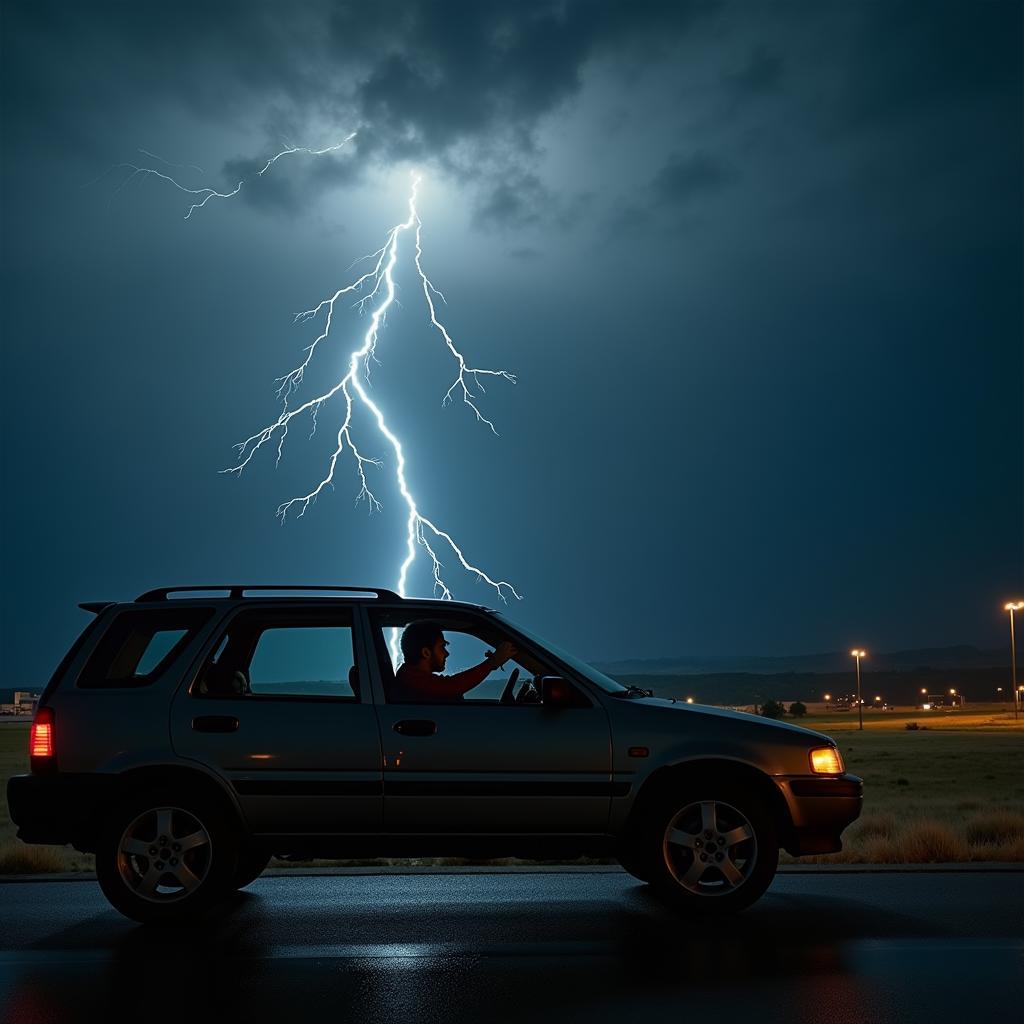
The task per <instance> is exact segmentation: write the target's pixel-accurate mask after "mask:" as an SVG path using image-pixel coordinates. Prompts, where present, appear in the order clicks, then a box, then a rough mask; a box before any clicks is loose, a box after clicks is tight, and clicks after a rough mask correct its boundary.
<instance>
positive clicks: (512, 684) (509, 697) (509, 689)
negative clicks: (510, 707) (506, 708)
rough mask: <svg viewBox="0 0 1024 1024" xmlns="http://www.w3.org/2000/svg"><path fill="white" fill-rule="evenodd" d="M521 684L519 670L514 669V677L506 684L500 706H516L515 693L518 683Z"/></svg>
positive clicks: (510, 677)
mask: <svg viewBox="0 0 1024 1024" xmlns="http://www.w3.org/2000/svg"><path fill="white" fill-rule="evenodd" d="M517 682H519V669H517V668H514V669H512V675H510V676H509V677H508V682H507V683H506V684H505V689H504V690H502V691H501V699H500V700H499V701H498V703H499V704H515V702H516V699H515V697H514V696H513V692H514V691H515V688H516V683H517Z"/></svg>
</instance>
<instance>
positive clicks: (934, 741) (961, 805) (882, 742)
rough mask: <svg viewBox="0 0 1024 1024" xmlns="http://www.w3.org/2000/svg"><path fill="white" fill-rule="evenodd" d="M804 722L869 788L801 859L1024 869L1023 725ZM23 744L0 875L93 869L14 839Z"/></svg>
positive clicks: (0, 809)
mask: <svg viewBox="0 0 1024 1024" xmlns="http://www.w3.org/2000/svg"><path fill="white" fill-rule="evenodd" d="M914 723H916V724H917V725H918V728H917V729H908V728H907V725H908V724H914ZM800 724H802V725H805V726H806V727H807V728H809V729H815V730H818V731H820V732H824V733H827V734H829V735H832V736H834V737H835V739H836V741H837V742H838V744H839V747H840V749H841V750H842V753H843V757H844V758H845V760H846V767H847V770H848V771H851V772H853V773H854V774H856V775H860V776H861V777H862V778H863V779H864V783H865V797H864V813H863V814H862V816H861V818H860V819H859V820H858V821H857V822H855V823H854V824H853V825H852V826H851V827H850V828H849V829H848V830H847V831H846V832H845V833H844V835H843V841H844V847H845V848H844V850H843V852H842V853H839V854H830V855H828V856H823V857H816V858H801V862H803V863H806V862H807V861H808V860H816V861H822V862H826V863H828V862H846V863H890V864H900V863H928V862H939V861H941V862H953V861H1016V862H1024V757H1022V755H1024V719H1021V720H1020V721H1018V722H1015V721H1014V719H1013V716H1012V715H1011V714H1008V713H1005V712H999V711H992V712H980V711H977V710H971V711H951V712H930V713H926V712H921V711H906V712H902V711H887V712H875V711H872V712H870V713H869V714H867V715H865V728H864V731H863V732H860V731H858V730H857V716H856V714H852V713H850V712H844V713H838V714H837V713H833V714H831V715H825V714H809V715H807V716H806V717H805V718H803V719H802V720H801V722H800ZM27 746H28V725H27V723H26V724H25V725H21V724H18V725H3V726H0V781H2V790H0V874H2V873H6V872H15V871H22V872H24V871H74V870H88V869H91V867H92V858H91V857H90V856H88V855H86V854H81V853H77V852H76V851H74V850H72V849H70V847H69V848H59V847H49V846H41V847H38V846H37V847H29V846H25V844H23V843H21V842H19V841H18V840H17V839H16V838H15V827H14V825H13V824H12V823H11V821H10V818H9V816H8V813H7V779H8V777H9V776H11V775H15V774H17V773H19V772H24V771H27V770H28V756H27ZM791 859H792V858H789V857H787V856H786V855H783V860H791ZM364 863H365V862H364ZM388 863H400V862H394V861H389V862H388ZM419 863H424V862H422V861H421V862H419Z"/></svg>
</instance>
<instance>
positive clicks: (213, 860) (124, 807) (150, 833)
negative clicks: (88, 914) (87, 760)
mask: <svg viewBox="0 0 1024 1024" xmlns="http://www.w3.org/2000/svg"><path fill="white" fill-rule="evenodd" d="M237 861H238V846H237V841H236V839H235V836H234V832H233V830H232V828H231V827H230V824H229V822H228V820H227V817H226V816H225V814H224V813H223V811H222V810H221V809H220V808H219V807H218V806H217V805H216V804H215V803H214V802H212V801H210V800H209V799H207V798H206V797H204V796H203V795H202V794H182V793H173V792H166V791H157V792H153V793H150V794H144V795H141V796H138V797H134V798H132V799H130V800H128V801H126V802H125V803H123V804H121V806H120V807H118V808H117V809H116V810H115V811H114V812H113V813H112V814H111V815H110V816H109V817H108V819H107V821H106V823H105V826H104V828H103V830H102V834H101V838H100V842H99V844H98V845H97V849H96V877H97V879H98V881H99V883H100V888H101V889H102V890H103V894H104V895H105V896H106V897H107V899H108V900H109V901H110V902H111V904H112V905H113V906H114V907H115V908H116V909H117V910H119V911H120V912H121V913H122V914H124V915H125V916H126V917H130V918H133V919H134V920H136V921H142V922H144V923H150V922H171V921H181V920H187V919H191V918H194V917H197V916H199V915H201V914H202V913H204V912H205V911H206V910H208V909H209V908H210V907H212V906H213V905H214V904H215V903H216V902H217V901H218V900H220V899H221V898H223V897H224V896H225V895H226V894H227V893H228V892H229V891H230V888H231V883H232V882H233V879H234V877H235V872H236V870H237Z"/></svg>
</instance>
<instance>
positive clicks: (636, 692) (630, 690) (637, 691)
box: [620, 686, 654, 697]
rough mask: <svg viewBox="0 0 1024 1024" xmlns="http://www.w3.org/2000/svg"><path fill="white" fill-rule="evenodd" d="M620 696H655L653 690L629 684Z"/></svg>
mask: <svg viewBox="0 0 1024 1024" xmlns="http://www.w3.org/2000/svg"><path fill="white" fill-rule="evenodd" d="M620 696H623V697H653V696H654V691H653V690H645V689H643V688H642V687H640V686H627V687H626V689H625V690H623V691H622V693H621V694H620Z"/></svg>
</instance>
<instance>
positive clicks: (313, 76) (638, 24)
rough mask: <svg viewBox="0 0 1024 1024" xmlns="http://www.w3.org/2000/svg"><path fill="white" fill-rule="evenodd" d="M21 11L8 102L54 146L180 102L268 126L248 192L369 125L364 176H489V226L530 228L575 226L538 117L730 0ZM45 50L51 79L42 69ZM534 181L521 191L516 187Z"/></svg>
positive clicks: (316, 176)
mask: <svg viewBox="0 0 1024 1024" xmlns="http://www.w3.org/2000/svg"><path fill="white" fill-rule="evenodd" d="M8 6H9V10H8V12H7V13H6V22H7V25H6V32H7V37H8V38H7V43H6V46H5V51H6V53H5V56H6V58H7V59H8V61H10V62H11V64H12V68H11V70H10V75H9V78H10V80H13V81H17V82H18V83H19V87H20V90H21V94H20V95H16V96H9V97H8V111H7V112H8V114H9V115H12V116H13V117H15V118H17V119H18V120H19V121H20V122H21V124H22V127H25V126H26V124H27V122H28V121H29V120H30V119H31V117H32V116H33V113H34V112H35V111H38V110H39V109H47V110H49V111H50V115H49V116H50V117H52V118H54V119H56V118H60V119H62V123H53V124H52V125H51V126H50V127H51V128H52V129H53V134H52V137H53V138H54V139H63V140H65V141H67V140H68V139H70V138H75V139H76V141H77V142H78V143H79V145H80V146H81V147H82V148H83V149H88V146H89V141H88V140H89V136H90V134H92V133H91V132H90V123H97V122H106V121H107V120H108V119H111V118H113V119H121V120H123V122H124V129H125V132H126V134H131V135H135V136H137V134H138V131H139V126H140V124H144V123H145V109H146V107H147V106H151V105H153V104H154V103H159V102H170V103H176V104H182V105H184V106H186V107H187V108H188V109H189V110H190V111H191V112H193V113H196V112H198V113H200V114H201V115H202V116H203V117H204V118H205V119H208V120H209V121H210V122H211V123H213V124H225V123H227V122H232V123H233V124H235V125H239V124H242V125H247V124H252V123H259V124H263V125H265V127H266V136H267V138H266V145H265V146H264V147H262V148H260V149H259V151H258V152H254V153H252V154H251V155H249V156H247V157H239V158H235V159H232V160H229V161H228V162H227V163H226V164H224V166H223V167H222V169H221V170H222V179H223V181H224V183H225V184H230V185H231V186H232V187H233V185H234V184H235V183H236V182H237V181H238V180H240V177H241V176H244V175H245V174H246V173H248V172H251V171H252V170H253V169H255V168H257V165H258V164H259V163H260V162H261V161H263V160H265V158H266V154H267V153H268V152H273V151H274V147H277V146H278V145H279V143H280V142H281V140H282V139H284V138H293V139H298V140H300V143H299V144H306V141H307V140H308V138H309V134H310V133H311V132H314V131H318V132H323V131H324V126H325V125H332V126H337V128H338V130H339V131H347V130H351V129H352V128H354V127H356V126H358V128H359V137H358V141H357V144H356V146H355V147H354V148H353V154H354V153H358V157H359V164H358V166H359V167H360V168H365V167H367V166H370V165H372V164H373V163H374V162H375V161H381V162H390V161H394V160H400V159H405V160H417V161H422V160H428V161H429V160H433V161H437V162H438V163H440V164H441V165H442V166H444V167H446V168H447V169H449V170H451V171H452V172H454V173H456V174H457V175H458V176H459V177H460V178H461V179H462V180H463V181H476V182H478V183H479V184H480V199H479V206H478V209H477V221H478V223H480V224H485V225H489V226H494V225H499V224H501V225H510V226H515V225H523V224H530V223H534V222H536V221H537V220H538V219H541V218H543V219H545V220H552V221H556V222H559V223H564V222H565V221H566V218H567V216H569V215H567V214H566V213H565V211H564V210H561V211H559V210H555V209H554V208H553V203H552V196H551V193H550V192H549V191H548V190H547V189H546V188H545V187H544V186H543V185H542V184H541V183H540V182H539V181H538V180H537V178H536V176H535V174H534V172H533V170H532V166H531V156H532V154H533V152H534V140H535V133H536V129H537V127H538V124H539V123H540V121H541V119H542V118H544V117H545V115H547V114H549V113H551V112H552V111H554V110H556V109H557V108H558V107H559V105H560V104H562V103H564V102H565V101H566V100H567V99H569V98H570V97H572V96H573V95H574V94H576V92H577V91H578V90H579V88H580V81H581V72H582V69H583V68H584V66H585V65H586V64H587V62H588V61H590V60H591V59H592V58H594V57H595V56H598V55H601V54H605V53H608V52H611V51H616V52H625V51H628V50H629V48H630V47H648V48H649V47H652V46H653V45H654V44H656V43H657V44H659V45H662V46H664V44H665V43H666V42H667V41H669V40H672V39H674V38H679V37H681V36H682V35H684V34H685V33H686V32H687V31H688V30H689V29H690V28H691V27H692V26H693V24H694V23H695V22H697V21H698V20H699V19H700V18H701V16H702V15H705V14H707V13H708V12H710V11H712V10H713V9H714V8H715V6H716V5H715V4H713V3H711V2H710V0H676V2H673V3H662V2H659V0H637V2H634V3H632V4H630V5H623V4H620V3H615V2H612V0H529V2H522V3H517V4H514V5H509V4H507V3H502V2H498V0H447V2H443V3H441V2H438V3H427V4H423V5H419V6H414V5H411V4H408V3H406V2H404V0H381V2H375V3H372V4H365V5H363V4H358V5H357V4H344V3H337V2H329V0H313V2H306V3H299V4H289V5H287V6H286V5H284V4H280V3H268V2H262V3H260V2H256V3H253V2H251V0H250V2H238V0H221V2H218V3H215V4H209V3H194V2H193V3H190V2H184V3H178V4H175V5H174V6H173V7H172V8H166V9H165V8H157V7H155V6H154V5H149V4H134V5H132V4H127V3H113V2H87V3H74V4H72V3H58V2H53V0H50V2H47V0H33V2H32V3H27V2H22V3H14V4H11V5H8ZM44 45H45V47H46V49H47V51H48V58H49V60H48V61H47V62H46V70H43V67H42V66H38V67H37V66H36V65H37V54H38V50H39V48H40V47H41V46H44ZM637 59H640V57H639V55H638V58H637ZM644 59H647V58H646V55H645V56H644ZM112 65H116V66H117V67H118V68H119V69H120V70H121V74H119V75H118V76H116V78H114V77H112V76H109V75H108V74H107V72H108V70H109V68H110V67H111V66H112ZM113 81H116V82H117V83H118V92H116V93H114V92H112V91H111V90H112V85H111V83H112V82H113ZM69 101H70V102H69ZM57 111H60V113H59V114H58V113H57ZM133 111H135V112H133ZM35 127H36V126H34V125H33V126H32V128H33V129H34V128H35ZM309 141H313V140H309ZM324 163H325V165H326V168H325V169H318V170H317V171H316V172H315V173H312V174H311V176H310V178H309V179H308V181H306V182H304V184H305V185H307V186H308V185H309V184H313V185H320V186H323V187H329V186H337V185H339V184H340V185H344V184H345V183H346V182H348V181H349V180H351V178H352V177H353V176H354V175H355V174H356V173H357V171H356V167H355V165H353V163H352V162H351V160H350V158H348V157H339V158H336V159H332V160H330V161H324ZM519 187H522V189H523V191H522V194H520V195H513V194H512V192H513V190H514V189H516V188H519ZM298 191H301V190H294V189H290V188H289V185H288V184H287V182H285V181H283V180H280V179H279V180H278V181H276V182H275V183H270V182H269V181H264V180H261V181H260V182H259V187H253V188H251V189H246V191H245V193H244V196H245V200H246V201H248V202H250V203H254V204H257V205H263V206H278V207H284V208H293V207H294V206H295V205H296V202H297V199H296V196H297V193H298Z"/></svg>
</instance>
